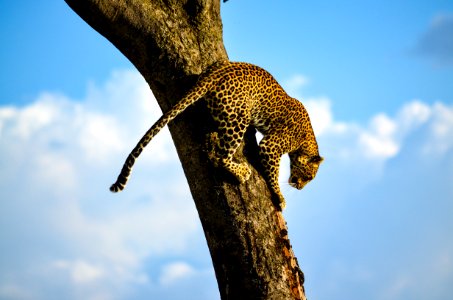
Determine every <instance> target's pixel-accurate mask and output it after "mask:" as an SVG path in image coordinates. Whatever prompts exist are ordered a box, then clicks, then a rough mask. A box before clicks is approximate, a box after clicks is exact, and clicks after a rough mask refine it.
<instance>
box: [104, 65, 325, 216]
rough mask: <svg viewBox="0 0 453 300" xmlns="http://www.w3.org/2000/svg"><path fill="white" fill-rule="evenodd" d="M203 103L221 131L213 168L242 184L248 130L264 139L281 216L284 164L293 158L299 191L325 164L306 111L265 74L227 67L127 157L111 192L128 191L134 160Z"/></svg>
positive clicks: (210, 74)
mask: <svg viewBox="0 0 453 300" xmlns="http://www.w3.org/2000/svg"><path fill="white" fill-rule="evenodd" d="M200 99H204V101H205V102H206V104H207V105H206V106H207V107H208V110H209V112H210V114H211V116H212V118H213V119H214V121H215V123H216V125H217V128H218V130H217V131H215V132H213V133H211V134H210V145H211V147H210V149H209V150H208V152H209V154H208V157H209V159H210V160H211V161H212V163H213V164H214V165H215V166H221V167H223V168H224V169H226V170H227V171H229V172H230V173H231V174H232V175H234V177H235V178H237V180H238V181H239V183H240V184H242V183H244V182H246V181H247V180H248V179H249V178H250V176H251V168H250V167H249V165H248V163H247V162H237V161H235V159H233V157H234V156H235V153H236V152H237V150H238V149H239V148H240V145H241V142H242V140H243V138H244V135H245V132H246V130H247V128H249V127H250V126H252V127H253V128H255V129H256V130H257V131H258V132H260V133H261V134H262V139H261V140H260V142H259V145H258V146H259V161H260V162H261V167H262V170H263V175H264V177H265V180H266V182H267V184H268V186H269V189H270V191H271V193H272V198H273V199H274V200H275V201H274V203H276V207H277V208H278V209H279V210H283V209H284V208H285V206H286V202H285V199H284V197H283V195H282V192H281V190H280V186H279V169H280V160H281V157H282V156H283V155H284V154H286V153H287V154H288V155H289V160H290V176H289V179H288V183H289V185H290V186H291V187H293V188H296V189H298V190H301V189H302V188H304V187H305V185H306V184H307V183H308V182H310V181H311V180H313V179H314V178H315V176H316V174H317V172H318V168H319V165H320V163H321V162H322V161H323V158H322V157H321V156H320V155H319V150H318V143H317V141H316V137H315V134H314V131H313V127H312V125H311V122H310V118H309V115H308V112H307V110H306V109H305V107H304V105H303V104H302V103H301V102H300V101H299V100H297V99H295V98H292V97H290V96H289V95H288V94H287V93H286V92H285V90H284V89H283V88H282V87H281V86H280V84H279V83H278V82H277V81H276V79H274V77H273V76H272V75H271V74H270V73H269V72H267V71H266V70H264V69H263V68H261V67H258V66H256V65H253V64H250V63H243V62H230V61H228V62H226V63H222V64H220V65H215V66H214V67H211V68H209V69H208V71H207V72H205V73H203V74H202V75H200V76H199V79H198V80H197V82H196V84H195V85H194V86H193V87H192V88H191V89H190V90H189V92H188V93H187V94H186V95H185V96H184V97H183V98H182V99H181V100H180V101H179V102H177V103H176V104H175V105H174V106H173V107H172V108H171V109H169V110H168V111H167V112H165V113H164V114H163V115H162V116H161V117H160V118H159V119H158V120H157V121H156V122H155V123H154V124H153V125H152V126H151V127H150V128H149V129H148V131H147V132H146V133H145V135H144V136H143V137H142V138H141V139H140V141H139V142H138V143H137V145H136V146H135V148H134V149H133V150H132V151H131V152H130V154H129V155H128V157H127V159H126V161H125V163H124V165H123V168H122V169H121V173H120V174H119V176H118V178H117V180H116V182H115V183H114V184H112V186H111V187H110V191H112V192H119V191H121V190H123V189H124V187H125V185H126V183H127V181H128V178H129V176H130V174H131V170H132V167H133V165H134V163H135V161H136V159H137V158H138V157H139V155H140V154H141V153H142V151H143V150H144V148H145V147H146V146H147V145H148V143H149V142H150V141H151V139H152V138H153V137H154V136H155V135H156V134H157V133H158V132H159V131H160V130H161V129H162V128H163V127H164V126H165V125H167V124H168V123H169V122H171V121H172V120H174V119H175V118H176V117H177V116H178V115H179V114H181V113H182V112H184V110H186V109H187V108H188V107H189V106H191V105H193V104H194V103H196V102H197V101H199V100H200ZM208 136H209V135H208Z"/></svg>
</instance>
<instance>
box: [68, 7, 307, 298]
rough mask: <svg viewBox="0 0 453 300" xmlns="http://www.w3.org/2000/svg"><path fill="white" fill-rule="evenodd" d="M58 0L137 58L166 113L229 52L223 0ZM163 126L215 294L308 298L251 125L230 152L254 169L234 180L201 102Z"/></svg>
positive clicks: (134, 61)
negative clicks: (211, 144) (214, 160)
mask: <svg viewBox="0 0 453 300" xmlns="http://www.w3.org/2000/svg"><path fill="white" fill-rule="evenodd" d="M65 1H66V2H67V4H68V5H69V6H70V7H71V8H72V9H73V10H74V11H75V12H76V13H77V14H78V15H79V16H80V17H81V18H82V19H84V20H85V21H86V22H87V23H88V24H89V25H90V26H91V27H93V28H94V29H95V30H96V31H98V32H99V33H100V34H101V35H103V36H104V37H106V38H107V39H108V40H109V41H110V42H111V43H112V44H113V45H115V46H116V47H117V48H118V49H119V50H120V51H121V52H122V53H123V54H124V55H125V56H126V57H127V58H128V59H129V60H130V61H131V62H132V63H133V64H134V66H135V67H136V68H137V69H138V70H139V72H140V73H141V74H142V75H143V76H144V78H145V79H146V81H147V82H148V84H149V85H150V87H151V89H152V91H153V93H154V95H155V96H156V99H157V101H158V103H159V105H160V107H161V108H162V110H163V111H167V110H168V109H169V108H170V107H171V106H172V105H174V104H175V103H176V102H177V101H179V99H181V98H182V97H183V95H184V94H185V92H187V91H188V89H189V88H190V87H191V86H192V85H193V84H194V83H195V81H196V79H197V77H198V76H199V74H201V73H202V72H203V71H205V70H206V69H207V68H208V67H209V66H210V65H212V64H215V63H219V62H222V61H227V60H228V56H227V53H226V51H225V48H224V45H223V38H222V22H221V18H220V0H179V1H178V0H65ZM126 100H129V101H134V99H125V101H126ZM124 105H127V103H124ZM150 125H151V124H150ZM169 127H170V132H171V135H172V138H173V141H174V143H175V146H176V149H177V152H178V155H179V158H180V160H181V163H182V166H183V169H184V172H185V175H186V178H187V181H188V183H189V186H190V190H191V193H192V196H193V199H194V201H195V205H196V207H197V210H198V214H199V217H200V220H201V223H202V226H203V230H204V233H205V236H206V240H207V242H208V247H209V250H210V253H211V258H212V261H213V264H214V269H215V274H216V277H217V282H218V286H219V291H220V295H221V298H222V299H306V298H305V293H304V287H303V283H304V276H303V273H302V271H301V270H300V268H299V265H298V263H297V259H296V257H295V256H294V253H293V251H292V249H291V245H290V242H289V239H288V230H287V227H286V224H285V221H284V219H283V216H282V214H281V212H279V211H277V210H276V209H275V207H274V205H273V203H272V201H271V194H270V192H269V190H268V187H267V185H266V182H265V181H264V179H263V177H262V176H261V175H260V174H259V172H257V171H256V169H257V167H259V162H258V148H257V144H256V140H255V137H254V134H255V131H254V130H249V132H248V133H247V135H246V138H245V143H244V144H245V146H243V151H239V153H238V154H237V159H238V160H240V161H243V160H247V161H248V162H249V163H250V164H252V166H253V167H254V168H253V170H252V171H253V173H252V176H251V178H250V180H248V181H247V182H246V183H244V184H239V183H238V182H237V181H236V180H235V179H234V178H233V177H232V176H231V175H230V174H228V173H227V172H226V171H225V170H223V169H219V168H215V167H214V166H213V165H212V164H211V162H210V161H209V159H208V156H207V153H205V149H204V145H205V143H206V136H207V135H208V133H210V132H212V131H215V126H214V123H213V120H212V118H211V117H210V115H209V112H208V110H207V109H206V107H205V105H204V103H203V102H202V101H201V102H199V104H196V105H194V107H191V108H189V109H187V111H186V112H184V113H183V114H182V115H181V116H179V117H178V118H177V119H176V120H175V121H174V122H173V123H171V124H170V125H169ZM133 146H134V145H131V149H132V147H133ZM149 147H152V142H151V145H149ZM138 163H139V162H138ZM112 176H114V174H112ZM106 188H107V187H106ZM124 192H126V193H127V189H126V191H124Z"/></svg>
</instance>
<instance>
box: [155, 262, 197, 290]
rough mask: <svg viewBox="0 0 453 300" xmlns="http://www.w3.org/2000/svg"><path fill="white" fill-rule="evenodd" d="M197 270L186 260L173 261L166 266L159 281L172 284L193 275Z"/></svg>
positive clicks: (163, 283)
mask: <svg viewBox="0 0 453 300" xmlns="http://www.w3.org/2000/svg"><path fill="white" fill-rule="evenodd" d="M195 273H196V271H195V270H194V269H193V268H192V267H191V266H190V265H189V264H187V263H185V262H173V263H171V264H168V265H166V266H164V268H163V269H162V274H161V276H160V278H159V282H160V283H161V284H162V285H171V284H174V283H176V282H177V281H179V280H181V279H184V278H187V277H191V276H193V275H194V274H195Z"/></svg>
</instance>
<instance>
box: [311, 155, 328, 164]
mask: <svg viewBox="0 0 453 300" xmlns="http://www.w3.org/2000/svg"><path fill="white" fill-rule="evenodd" d="M323 160H324V158H322V157H321V156H319V155H315V156H312V157H310V160H309V162H310V163H312V164H318V165H319V164H321V163H322V161H323Z"/></svg>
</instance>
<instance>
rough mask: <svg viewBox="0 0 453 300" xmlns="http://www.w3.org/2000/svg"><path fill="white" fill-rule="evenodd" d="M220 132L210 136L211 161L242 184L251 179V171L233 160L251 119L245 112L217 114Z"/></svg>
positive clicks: (243, 163)
mask: <svg viewBox="0 0 453 300" xmlns="http://www.w3.org/2000/svg"><path fill="white" fill-rule="evenodd" d="M215 116H216V117H215V118H214V119H215V120H216V122H217V124H218V132H213V133H211V134H210V136H208V144H210V145H208V147H209V148H208V156H209V158H210V159H211V161H212V162H213V163H214V164H215V165H217V166H222V167H224V168H225V169H227V170H228V171H229V172H230V173H231V174H233V175H234V176H235V177H236V178H237V179H238V180H239V182H241V183H244V182H245V181H247V180H248V179H249V178H250V175H251V173H252V172H251V170H250V168H249V166H248V165H247V163H246V162H241V163H237V162H235V161H234V160H233V158H234V154H235V153H236V151H237V150H238V148H239V146H240V145H241V142H242V140H243V138H244V134H245V131H246V130H247V126H248V123H249V119H250V117H248V116H247V114H246V113H245V110H240V113H231V114H222V113H220V114H215Z"/></svg>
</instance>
